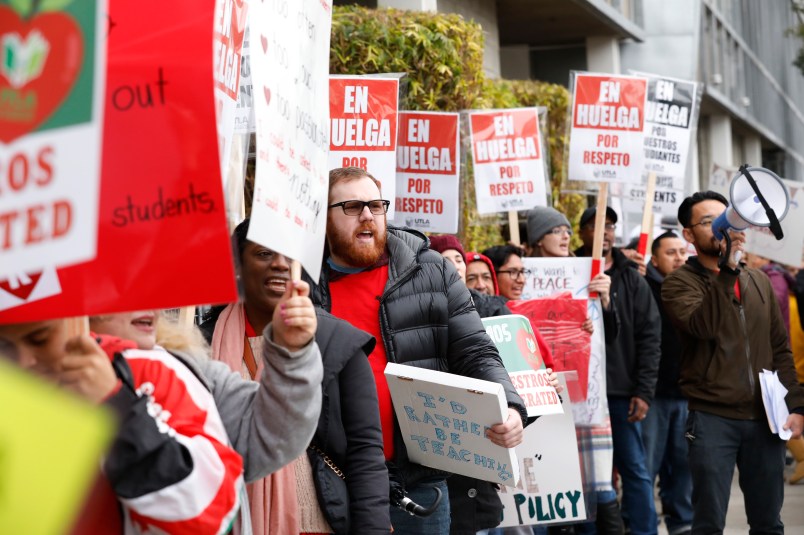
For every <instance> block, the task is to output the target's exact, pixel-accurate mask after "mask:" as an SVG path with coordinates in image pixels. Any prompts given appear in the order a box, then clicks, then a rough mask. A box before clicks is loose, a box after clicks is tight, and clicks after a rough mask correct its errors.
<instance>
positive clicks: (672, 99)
mask: <svg viewBox="0 0 804 535" xmlns="http://www.w3.org/2000/svg"><path fill="white" fill-rule="evenodd" d="M635 74H638V75H640V76H643V77H645V78H647V80H648V100H647V104H646V108H645V170H646V171H653V172H655V173H656V176H657V181H656V186H657V190H658V189H659V188H660V187H662V188H671V189H675V190H682V191H683V190H684V176H685V175H686V172H687V161H688V159H689V152H690V150H689V149H690V144H691V142H692V136H693V133H694V132H695V130H696V127H697V123H698V110H699V108H700V105H701V94H700V93H701V84H699V83H696V82H693V81H689V80H678V79H676V78H667V77H662V76H657V75H653V74H642V73H635ZM667 178H671V179H674V180H673V181H672V182H668V181H667V180H666V179H667Z"/></svg>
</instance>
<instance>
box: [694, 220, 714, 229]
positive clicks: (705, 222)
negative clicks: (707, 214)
mask: <svg viewBox="0 0 804 535" xmlns="http://www.w3.org/2000/svg"><path fill="white" fill-rule="evenodd" d="M714 222H715V220H714V219H703V220H701V221H698V222H697V223H695V224H694V225H690V226H689V228H693V227H697V226H698V225H700V226H702V227H703V228H707V227H711V226H712V223H714Z"/></svg>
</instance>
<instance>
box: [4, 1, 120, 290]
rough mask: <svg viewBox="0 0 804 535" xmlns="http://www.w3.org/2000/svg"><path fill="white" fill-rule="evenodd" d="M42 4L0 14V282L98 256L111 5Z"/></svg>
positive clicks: (11, 8) (18, 4) (19, 5)
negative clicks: (102, 140)
mask: <svg viewBox="0 0 804 535" xmlns="http://www.w3.org/2000/svg"><path fill="white" fill-rule="evenodd" d="M6 4H7V5H6ZM40 4H41V3H40V2H10V3H4V5H0V42H2V50H3V52H2V57H3V59H2V65H0V95H2V96H1V97H0V258H2V261H1V262H0V277H9V276H10V277H15V276H24V274H26V273H31V272H39V271H41V270H42V269H43V268H46V267H49V266H52V264H53V262H54V261H58V262H59V263H60V264H62V265H65V266H67V265H71V264H76V263H79V262H85V261H87V260H91V259H92V258H94V257H95V254H96V248H97V226H98V195H99V193H98V192H99V183H100V171H101V133H102V125H103V114H102V112H103V92H104V86H105V73H106V40H105V38H104V37H102V36H104V35H105V33H106V16H105V13H106V2H105V1H103V0H97V1H96V0H87V1H85V2H74V3H72V4H69V5H66V6H64V7H56V8H51V9H49V10H40V8H41V7H43V6H40ZM62 4H64V3H60V4H59V5H62ZM31 10H33V11H31Z"/></svg>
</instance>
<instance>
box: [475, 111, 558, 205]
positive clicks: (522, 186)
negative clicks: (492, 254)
mask: <svg viewBox="0 0 804 535" xmlns="http://www.w3.org/2000/svg"><path fill="white" fill-rule="evenodd" d="M469 132H470V136H471V144H472V161H473V163H474V167H473V171H474V177H475V193H476V195H477V211H478V213H479V214H492V213H495V212H506V211H515V210H526V209H529V208H532V207H534V206H547V185H546V184H547V180H546V178H545V170H544V160H543V155H542V148H541V147H542V145H541V136H540V132H539V110H538V109H537V108H519V109H510V110H487V111H472V112H469Z"/></svg>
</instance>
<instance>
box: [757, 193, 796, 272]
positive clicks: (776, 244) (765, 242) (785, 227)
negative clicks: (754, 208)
mask: <svg viewBox="0 0 804 535" xmlns="http://www.w3.org/2000/svg"><path fill="white" fill-rule="evenodd" d="M782 182H784V185H785V186H787V191H788V192H789V194H790V208H788V210H787V216H785V218H784V219H783V220H782V221H781V225H782V231H783V232H784V237H783V238H782V239H781V240H777V239H776V238H775V237H774V236H773V233H772V232H771V231H770V228H767V227H762V228H760V227H751V228H749V229H748V231H747V232H746V242H745V250H746V251H748V252H749V253H754V254H758V255H760V256H764V257H765V258H770V259H771V260H774V261H776V262H781V263H782V264H786V265H788V266H795V267H799V266H800V265H801V256H802V249H804V184H802V183H801V182H793V181H792V180H784V179H782Z"/></svg>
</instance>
